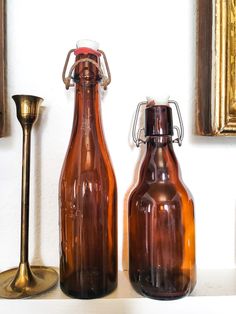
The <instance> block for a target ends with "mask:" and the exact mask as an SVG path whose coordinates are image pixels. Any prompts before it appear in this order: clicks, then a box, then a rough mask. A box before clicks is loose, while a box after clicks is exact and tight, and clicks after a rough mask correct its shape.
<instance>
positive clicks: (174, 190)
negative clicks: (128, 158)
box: [129, 181, 193, 204]
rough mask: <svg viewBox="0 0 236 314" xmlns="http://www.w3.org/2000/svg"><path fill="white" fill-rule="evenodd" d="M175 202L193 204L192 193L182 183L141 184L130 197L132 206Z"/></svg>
mask: <svg viewBox="0 0 236 314" xmlns="http://www.w3.org/2000/svg"><path fill="white" fill-rule="evenodd" d="M173 200H175V201H176V200H179V201H180V202H184V203H192V204H193V199H192V196H191V193H189V191H188V189H187V188H186V187H185V186H184V185H183V183H182V182H181V181H178V182H170V181H167V182H153V183H151V184H150V183H146V182H140V183H139V184H138V185H137V186H136V187H135V188H134V190H133V191H132V192H131V194H130V197H129V203H130V204H131V203H136V202H140V201H141V202H142V201H151V202H157V203H166V202H171V201H173Z"/></svg>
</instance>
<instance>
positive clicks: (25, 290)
mask: <svg viewBox="0 0 236 314" xmlns="http://www.w3.org/2000/svg"><path fill="white" fill-rule="evenodd" d="M12 98H13V99H14V101H15V103H16V112H17V118H18V120H19V122H20V124H21V126H22V130H23V154H22V188H21V244H20V245H21V247H20V264H19V267H18V268H14V269H10V270H7V271H5V272H2V273H0V297H3V298H9V299H20V298H26V297H30V296H33V295H36V294H40V293H42V292H44V291H47V290H49V289H50V288H52V287H53V286H54V285H55V284H56V283H57V280H58V275H57V272H56V271H55V270H54V269H52V268H49V267H43V266H32V267H30V265H29V262H28V247H29V193H30V142H31V141H30V139H31V129H32V126H33V124H34V123H35V121H36V120H37V118H38V115H39V107H40V104H41V102H42V101H43V99H42V98H40V97H36V96H30V95H15V96H13V97H12Z"/></svg>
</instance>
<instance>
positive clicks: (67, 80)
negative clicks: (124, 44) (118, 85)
mask: <svg viewBox="0 0 236 314" xmlns="http://www.w3.org/2000/svg"><path fill="white" fill-rule="evenodd" d="M75 50H76V49H71V50H69V52H68V54H67V56H66V61H65V64H64V67H63V72H62V80H63V82H64V84H65V87H66V89H69V88H70V87H72V86H74V85H75V84H74V83H71V80H72V79H73V77H72V73H73V71H74V69H75V67H76V66H77V65H78V64H79V63H81V62H91V63H92V64H93V65H95V66H96V67H97V69H98V71H99V75H100V76H101V78H102V81H101V86H102V87H103V89H104V90H106V89H107V86H108V85H109V84H110V83H111V72H110V69H109V65H108V62H107V57H106V55H105V52H104V51H102V50H97V51H98V52H100V53H101V54H102V56H103V61H104V64H105V68H106V73H105V71H104V70H103V66H102V64H101V65H99V64H98V63H97V62H96V61H94V60H93V59H91V58H82V59H79V60H78V61H76V62H74V64H73V65H72V66H71V68H70V70H69V72H68V75H67V76H66V71H67V67H68V63H69V60H70V57H71V54H72V53H73V52H74V51H75Z"/></svg>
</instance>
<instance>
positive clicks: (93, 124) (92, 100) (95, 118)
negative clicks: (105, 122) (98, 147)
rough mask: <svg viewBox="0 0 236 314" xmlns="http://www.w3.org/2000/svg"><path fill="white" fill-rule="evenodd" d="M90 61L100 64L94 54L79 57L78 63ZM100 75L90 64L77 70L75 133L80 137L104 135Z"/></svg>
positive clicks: (82, 65) (82, 64)
mask: <svg viewBox="0 0 236 314" xmlns="http://www.w3.org/2000/svg"><path fill="white" fill-rule="evenodd" d="M80 59H83V60H85V59H90V60H94V61H95V62H98V57H97V56H95V55H92V54H88V55H83V54H82V55H78V56H77V57H76V61H78V60H80ZM99 80H100V77H99V73H98V69H97V67H96V66H95V65H94V64H93V63H91V62H89V61H85V62H81V63H79V64H78V65H77V67H76V68H75V73H74V82H75V83H76V89H75V111H74V123H73V131H74V132H76V133H79V134H78V136H79V137H81V136H82V137H83V136H88V135H89V134H90V137H91V136H93V137H94V136H98V135H101V134H102V130H101V119H100V93H99Z"/></svg>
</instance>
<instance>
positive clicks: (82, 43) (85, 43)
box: [76, 39, 99, 50]
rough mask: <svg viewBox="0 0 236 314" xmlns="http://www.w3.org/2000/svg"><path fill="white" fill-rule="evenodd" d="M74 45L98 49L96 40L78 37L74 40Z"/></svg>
mask: <svg viewBox="0 0 236 314" xmlns="http://www.w3.org/2000/svg"><path fill="white" fill-rule="evenodd" d="M76 47H77V48H90V49H93V50H98V48H99V43H98V42H97V41H94V40H90V39H80V40H78V41H77V42H76Z"/></svg>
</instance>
